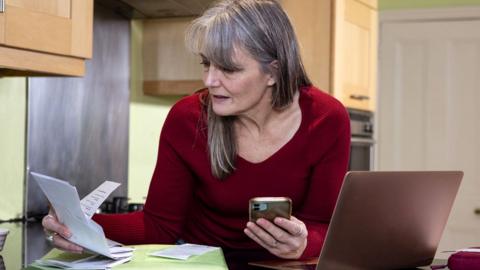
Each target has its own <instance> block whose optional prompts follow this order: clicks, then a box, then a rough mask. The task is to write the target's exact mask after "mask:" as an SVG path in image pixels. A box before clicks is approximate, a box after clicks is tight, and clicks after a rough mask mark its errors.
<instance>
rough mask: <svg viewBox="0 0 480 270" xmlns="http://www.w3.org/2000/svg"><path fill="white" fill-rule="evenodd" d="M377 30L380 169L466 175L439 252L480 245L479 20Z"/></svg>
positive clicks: (392, 24)
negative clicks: (452, 172) (378, 39)
mask: <svg viewBox="0 0 480 270" xmlns="http://www.w3.org/2000/svg"><path fill="white" fill-rule="evenodd" d="M380 31H381V34H380V62H379V73H380V74H379V93H378V115H377V127H378V128H377V134H378V135H377V139H378V146H377V158H376V162H377V164H376V168H377V169H379V170H463V171H464V172H465V176H464V179H463V182H462V185H461V188H460V192H459V194H458V197H457V199H456V202H455V205H454V208H453V210H452V213H451V215H450V219H449V222H448V224H447V228H446V229H445V231H444V234H443V237H442V240H441V243H440V247H439V249H438V251H442V250H451V249H457V248H462V247H468V246H480V215H478V214H475V209H477V208H480V19H472V18H469V19H467V20H456V19H453V20H452V19H449V20H444V21H436V20H433V21H432V20H426V21H406V22H385V23H382V25H381V30H380ZM425 196H428V194H425ZM414 210H415V209H412V211H414ZM437 256H438V257H446V256H448V254H440V253H438V252H437Z"/></svg>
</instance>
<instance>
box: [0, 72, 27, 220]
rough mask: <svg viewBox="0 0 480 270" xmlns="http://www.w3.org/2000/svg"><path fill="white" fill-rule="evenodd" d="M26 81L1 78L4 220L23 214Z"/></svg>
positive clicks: (0, 200) (0, 203)
mask: <svg viewBox="0 0 480 270" xmlns="http://www.w3.org/2000/svg"><path fill="white" fill-rule="evenodd" d="M26 89H27V88H26V79H25V78H2V79H0V185H1V188H0V219H2V220H6V219H11V218H14V217H20V216H22V213H23V185H24V182H25V133H26V128H25V127H26V113H27V110H26V108H27V105H26V101H27V97H26V95H27V90H26Z"/></svg>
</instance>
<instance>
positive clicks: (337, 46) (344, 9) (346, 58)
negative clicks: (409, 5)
mask: <svg viewBox="0 0 480 270" xmlns="http://www.w3.org/2000/svg"><path fill="white" fill-rule="evenodd" d="M335 2H336V7H335V19H334V20H335V23H334V25H335V29H334V36H333V37H334V40H333V44H334V45H333V50H332V55H333V59H334V64H333V79H332V82H333V85H332V92H333V94H334V95H335V97H337V98H338V99H340V100H341V101H343V103H344V105H345V106H347V107H352V108H358V109H365V110H371V111H374V110H375V96H376V95H375V93H376V79H377V77H376V75H377V25H378V23H377V22H378V12H377V10H376V3H375V1H373V0H370V1H367V0H362V1H358V0H341V1H335Z"/></svg>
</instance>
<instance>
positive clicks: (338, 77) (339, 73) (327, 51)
mask: <svg viewBox="0 0 480 270" xmlns="http://www.w3.org/2000/svg"><path fill="white" fill-rule="evenodd" d="M281 4H282V6H283V7H284V9H285V11H286V12H287V14H288V16H289V17H290V19H291V21H292V24H293V26H294V28H295V31H296V33H297V37H298V40H299V43H300V47H301V54H302V59H303V62H304V65H305V68H306V70H307V73H308V75H309V76H310V78H311V79H312V81H313V83H314V84H315V85H316V86H318V87H319V88H320V89H322V90H324V91H327V92H329V93H331V94H332V95H334V96H335V97H336V98H337V99H339V100H340V101H342V103H343V104H344V105H345V106H347V107H351V108H357V109H364V110H371V111H373V110H375V91H376V73H377V71H376V62H377V60H376V59H377V21H378V18H377V10H376V7H377V3H376V0H336V1H333V0H302V1H301V2H299V1H297V0H282V1H281Z"/></svg>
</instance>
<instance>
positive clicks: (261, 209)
mask: <svg viewBox="0 0 480 270" xmlns="http://www.w3.org/2000/svg"><path fill="white" fill-rule="evenodd" d="M249 204H250V208H249V215H250V221H252V222H256V221H257V219H259V218H264V219H267V220H270V221H272V222H273V220H274V219H275V218H276V217H283V218H286V219H290V216H291V215H292V200H291V199H290V198H287V197H255V198H252V199H250V201H249Z"/></svg>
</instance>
